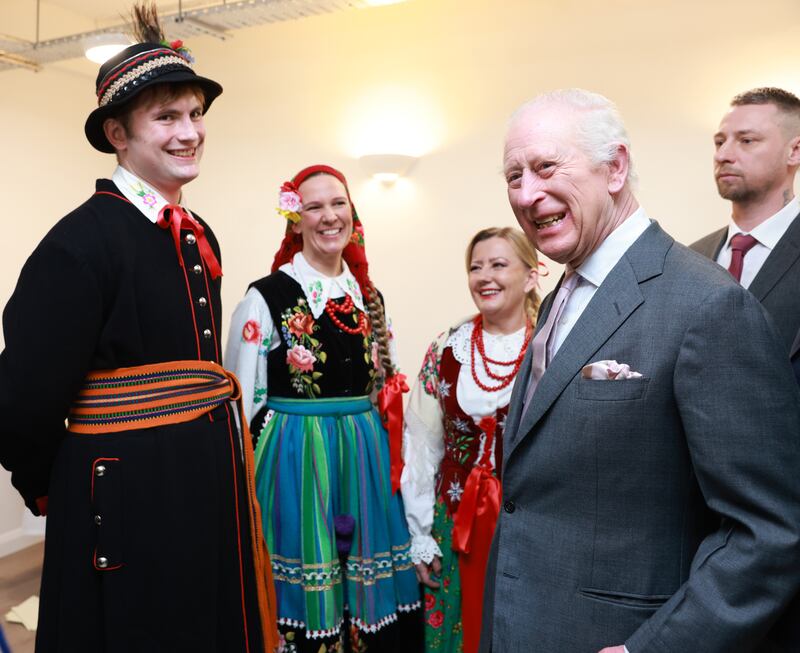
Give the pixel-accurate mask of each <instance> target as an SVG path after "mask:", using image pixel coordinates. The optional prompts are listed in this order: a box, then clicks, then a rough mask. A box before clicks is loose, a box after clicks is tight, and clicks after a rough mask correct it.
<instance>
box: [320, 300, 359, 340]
mask: <svg viewBox="0 0 800 653" xmlns="http://www.w3.org/2000/svg"><path fill="white" fill-rule="evenodd" d="M356 310H358V309H356V305H355V304H354V303H353V299H352V298H351V297H350V295H345V296H344V301H343V302H342V303H341V304H337V303H336V302H335V301H333V300H332V299H330V298H329V299H328V301H327V302H325V312H326V313H327V314H328V317H329V318H331V322H333V323H334V324H335V325H336V326H337V327H339V328H340V329H341V330H342V331H344V332H345V333H350V334H352V335H355V334H357V333H363V334H364V335H366V333H367V316H366V315H364V313H363V312H362V311H358V326H357V327H351V326H347V325H346V324H344V323H343V322H342V321H341V320H340V319H339V318H338V317H337V316H336V314H337V313H339V314H341V315H351V314H352V313H353V311H356Z"/></svg>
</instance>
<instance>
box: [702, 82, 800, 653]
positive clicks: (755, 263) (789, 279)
mask: <svg viewBox="0 0 800 653" xmlns="http://www.w3.org/2000/svg"><path fill="white" fill-rule="evenodd" d="M714 145H715V146H716V147H715V153H714V178H715V180H716V182H717V190H718V191H719V194H720V196H722V197H723V198H724V199H727V200H730V202H731V220H730V223H729V224H728V225H727V226H726V227H723V228H722V229H719V230H718V231H715V232H713V233H711V234H709V235H708V236H706V237H705V238H702V239H701V240H698V241H697V242H696V243H694V244H693V245H691V247H692V249H694V250H695V251H698V252H700V253H701V254H703V255H705V256H707V257H708V258H710V259H713V260H715V261H716V262H717V263H719V264H720V265H722V266H723V267H724V268H727V269H728V270H729V271H730V272H731V275H732V276H733V277H734V278H735V279H736V280H737V281H739V283H741V285H742V286H744V287H745V288H747V289H749V290H750V292H752V293H753V295H755V297H756V299H758V300H759V301H760V302H761V304H762V305H763V306H764V308H765V309H767V312H768V313H769V315H770V317H772V319H773V320H774V322H775V325H776V327H777V328H778V332H779V333H780V335H781V338H782V339H783V342H784V345H785V346H786V349H787V351H788V352H789V357H790V358H791V360H792V363H793V366H794V369H795V374H796V376H797V380H798V382H800V202H798V199H797V197H795V194H794V179H795V176H796V174H797V168H798V166H800V99H798V98H797V97H796V96H795V95H793V94H792V93H789V92H788V91H784V90H783V89H780V88H771V87H767V88H756V89H752V90H750V91H746V92H744V93H740V94H739V95H737V96H736V97H735V98H733V100H732V101H731V107H730V109H729V110H728V111H727V112H726V114H725V116H724V117H723V118H722V121H721V122H720V125H719V129H718V130H717V133H716V134H714ZM797 473H798V474H800V469H798V470H797ZM770 640H771V641H772V642H773V643H774V645H775V650H776V651H785V652H786V653H797V651H800V596H797V597H795V600H794V601H793V602H792V605H791V606H790V608H789V610H788V611H787V612H786V613H785V614H784V616H783V617H781V619H780V620H779V622H778V623H777V624H776V626H775V628H773V629H772V631H771V634H770Z"/></svg>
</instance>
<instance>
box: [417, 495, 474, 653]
mask: <svg viewBox="0 0 800 653" xmlns="http://www.w3.org/2000/svg"><path fill="white" fill-rule="evenodd" d="M431 535H433V537H434V539H435V540H436V543H437V544H438V545H439V548H440V549H441V551H442V575H441V578H440V579H439V589H435V590H434V589H431V588H429V587H426V588H424V589H425V651H426V653H462V651H463V650H464V644H463V630H462V626H461V576H460V572H459V568H458V553H456V552H455V551H453V548H452V544H453V518H452V517H451V516H450V515H448V514H447V506H446V505H445V503H444V501H442V500H441V499H439V500H437V501H436V504H435V506H434V513H433V528H432V529H431Z"/></svg>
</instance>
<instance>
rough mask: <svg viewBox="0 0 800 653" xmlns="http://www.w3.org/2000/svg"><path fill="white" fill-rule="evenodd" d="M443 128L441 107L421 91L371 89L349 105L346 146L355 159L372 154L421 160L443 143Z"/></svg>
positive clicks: (406, 88)
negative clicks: (403, 156) (402, 155)
mask: <svg viewBox="0 0 800 653" xmlns="http://www.w3.org/2000/svg"><path fill="white" fill-rule="evenodd" d="M443 125H444V121H443V119H442V115H441V111H440V109H439V107H438V106H436V104H435V103H434V102H433V101H432V99H431V98H430V97H428V96H426V95H424V94H423V93H421V92H420V91H419V90H418V89H415V88H410V87H406V86H399V85H393V86H388V85H387V86H382V87H377V88H371V89H369V90H367V91H365V92H364V93H362V94H361V95H360V96H359V95H356V96H355V97H353V99H352V101H351V102H350V103H349V106H348V108H347V110H346V114H345V116H344V125H343V128H342V136H343V143H342V146H343V148H344V149H345V150H346V151H347V152H348V153H349V154H350V155H351V156H352V157H353V158H359V157H362V156H364V155H368V154H405V155H407V156H412V157H421V156H423V155H425V154H427V153H428V152H431V151H432V150H434V149H435V148H436V147H437V146H438V145H439V144H440V143H441V142H442V140H443V132H444V127H443Z"/></svg>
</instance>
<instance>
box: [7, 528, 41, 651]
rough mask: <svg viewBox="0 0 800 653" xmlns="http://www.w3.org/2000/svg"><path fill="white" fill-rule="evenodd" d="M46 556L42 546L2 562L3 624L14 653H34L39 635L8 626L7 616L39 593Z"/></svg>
mask: <svg viewBox="0 0 800 653" xmlns="http://www.w3.org/2000/svg"><path fill="white" fill-rule="evenodd" d="M43 555H44V544H43V543H39V544H34V545H33V546H29V547H28V548H27V549H23V550H22V551H18V552H17V553H13V554H12V555H9V556H5V557H4V558H0V623H2V625H3V631H4V632H5V634H6V639H7V640H8V644H9V646H10V647H11V651H12V653H33V645H34V642H35V640H36V633H32V632H29V631H27V630H25V628H23V627H22V626H21V625H20V624H10V623H8V622H6V620H5V616H6V613H7V612H8V611H9V610H10V609H11V608H13V607H14V606H15V605H18V604H20V603H22V602H23V601H24V600H25V599H27V598H28V597H29V596H31V595H33V594H38V593H39V577H40V575H41V573H42V557H43Z"/></svg>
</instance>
